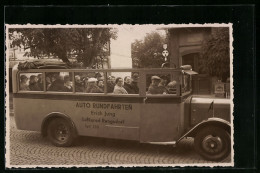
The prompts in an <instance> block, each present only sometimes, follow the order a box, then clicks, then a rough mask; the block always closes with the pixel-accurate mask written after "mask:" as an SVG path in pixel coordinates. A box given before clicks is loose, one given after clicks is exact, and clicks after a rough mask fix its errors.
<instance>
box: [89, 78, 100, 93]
mask: <svg viewBox="0 0 260 173" xmlns="http://www.w3.org/2000/svg"><path fill="white" fill-rule="evenodd" d="M96 82H97V79H96V78H89V79H88V84H87V88H86V93H103V91H102V90H101V89H100V88H99V87H98V86H97V83H96Z"/></svg>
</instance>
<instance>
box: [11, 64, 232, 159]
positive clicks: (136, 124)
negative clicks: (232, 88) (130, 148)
mask: <svg viewBox="0 0 260 173" xmlns="http://www.w3.org/2000/svg"><path fill="white" fill-rule="evenodd" d="M196 74H197V73H196V72H194V71H192V69H191V66H189V65H186V66H182V67H180V68H176V69H174V68H162V69H152V68H150V69H72V68H67V67H65V66H48V65H42V66H33V68H25V69H22V68H18V66H15V67H14V68H13V72H12V82H13V106H14V116H15V122H16V126H17V128H18V129H20V130H30V131H40V132H41V133H42V135H43V136H44V137H47V138H48V139H49V140H50V141H51V142H52V143H53V144H54V145H55V146H60V147H67V146H70V145H72V143H73V141H74V139H75V138H76V137H77V136H93V137H102V138H113V139H124V140H136V141H140V142H141V143H149V144H159V145H172V146H176V144H177V143H178V142H179V141H180V140H181V139H183V138H184V137H194V148H195V150H196V151H197V152H198V153H199V154H200V155H201V156H202V157H204V158H205V159H208V160H213V161H220V160H222V159H224V158H226V157H227V156H228V155H229V154H230V152H231V137H230V136H231V123H230V119H231V107H230V102H231V101H230V99H224V98H214V97H205V96H194V95H192V86H191V84H192V75H196ZM123 83H124V84H123ZM127 86H128V88H127ZM129 88H130V89H129Z"/></svg>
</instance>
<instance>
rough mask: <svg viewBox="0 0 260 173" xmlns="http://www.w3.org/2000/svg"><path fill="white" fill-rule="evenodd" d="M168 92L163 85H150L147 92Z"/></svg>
mask: <svg viewBox="0 0 260 173" xmlns="http://www.w3.org/2000/svg"><path fill="white" fill-rule="evenodd" d="M164 93H165V94H167V93H168V91H167V89H166V88H165V87H163V86H156V85H152V84H151V85H150V86H149V88H148V91H147V94H164Z"/></svg>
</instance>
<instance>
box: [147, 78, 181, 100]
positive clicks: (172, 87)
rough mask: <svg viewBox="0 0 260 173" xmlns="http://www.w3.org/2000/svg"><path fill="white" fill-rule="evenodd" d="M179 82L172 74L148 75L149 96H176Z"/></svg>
mask: <svg viewBox="0 0 260 173" xmlns="http://www.w3.org/2000/svg"><path fill="white" fill-rule="evenodd" d="M176 85H177V82H176V79H175V78H174V76H172V75H170V74H147V75H146V93H147V94H148V95H149V94H176V93H177V88H176Z"/></svg>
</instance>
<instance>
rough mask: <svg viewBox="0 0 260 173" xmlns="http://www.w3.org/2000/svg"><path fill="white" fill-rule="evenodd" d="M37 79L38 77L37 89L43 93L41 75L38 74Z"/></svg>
mask: <svg viewBox="0 0 260 173" xmlns="http://www.w3.org/2000/svg"><path fill="white" fill-rule="evenodd" d="M37 77H38V82H37V84H38V86H39V88H40V89H41V91H43V82H42V74H38V76H37Z"/></svg>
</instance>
